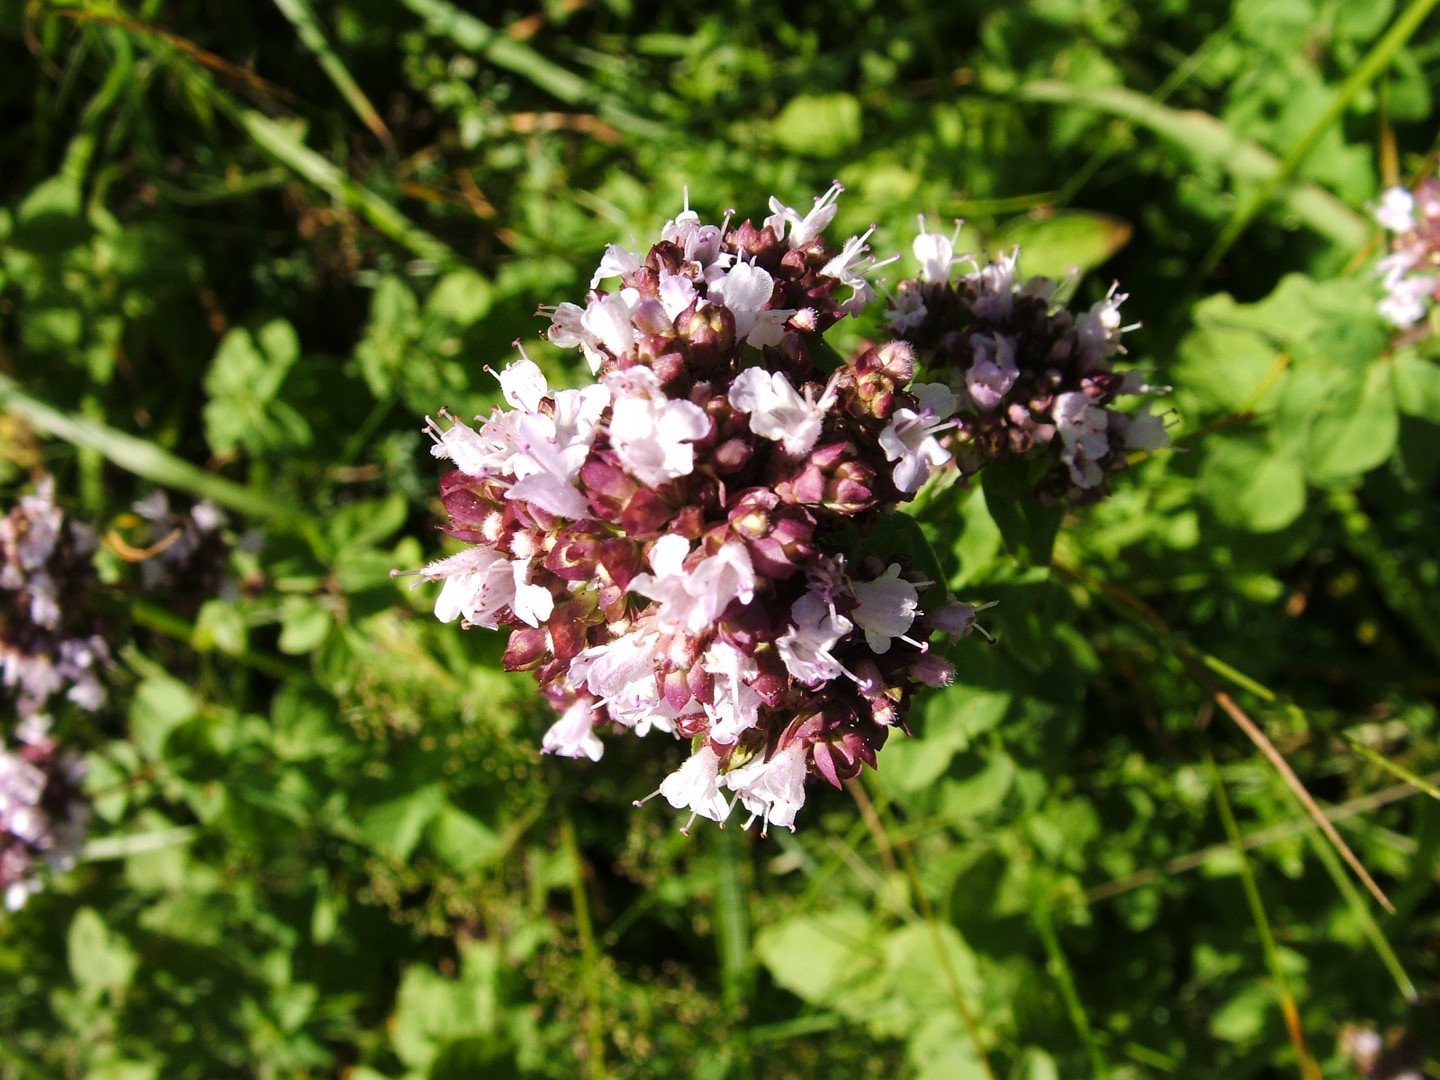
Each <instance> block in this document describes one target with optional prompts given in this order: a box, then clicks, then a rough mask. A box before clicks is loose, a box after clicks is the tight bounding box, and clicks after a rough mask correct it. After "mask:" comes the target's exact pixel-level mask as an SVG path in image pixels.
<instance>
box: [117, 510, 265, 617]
mask: <svg viewBox="0 0 1440 1080" xmlns="http://www.w3.org/2000/svg"><path fill="white" fill-rule="evenodd" d="M132 509H133V510H134V512H135V514H136V515H137V517H138V518H139V519H140V525H141V527H142V529H143V531H144V534H145V540H144V543H145V545H146V546H145V547H144V548H141V549H135V548H132V547H130V546H129V545H128V544H124V543H123V541H121V540H120V539H119V537H118V536H117V535H116V534H115V533H113V532H112V533H111V534H109V535H108V536H107V537H106V538H105V542H106V544H107V545H108V546H110V548H111V550H113V551H116V552H117V553H118V554H120V555H121V556H122V557H123V558H124V559H125V560H126V561H127V562H134V563H137V564H138V565H139V569H140V582H139V585H140V588H141V589H142V590H144V591H145V592H149V593H163V594H164V596H165V598H166V602H167V604H168V606H169V607H171V608H173V609H174V610H175V611H177V612H179V613H181V614H183V615H186V616H193V615H194V613H195V612H196V611H197V610H199V608H200V605H201V604H202V603H204V602H205V601H206V600H209V599H211V598H213V597H217V596H218V597H219V598H221V599H223V600H234V599H235V598H236V597H237V596H238V595H239V593H240V589H239V588H238V586H237V584H236V582H235V580H234V579H233V577H232V575H231V572H230V553H231V550H232V549H233V548H234V547H235V546H236V545H235V544H234V543H232V539H231V537H230V536H228V535H227V533H226V531H225V527H226V525H227V524H228V522H227V519H226V517H225V513H224V511H222V510H221V509H220V508H219V507H217V506H216V505H215V504H214V503H212V502H210V501H209V500H208V499H202V500H200V501H199V502H197V503H196V504H195V505H194V506H192V507H191V508H190V509H189V511H188V512H181V511H178V510H174V509H172V508H171V506H170V497H169V496H168V495H167V494H166V493H165V492H164V491H163V490H161V489H159V488H157V489H155V490H154V491H152V492H151V493H150V494H149V495H147V496H146V497H145V498H143V499H141V500H140V501H139V502H136V503H135V504H133V506H132ZM252 535H253V534H252ZM252 535H247V536H246V537H242V538H241V544H242V545H245V544H251V545H252V546H253V544H254V543H255V540H254V539H252Z"/></svg>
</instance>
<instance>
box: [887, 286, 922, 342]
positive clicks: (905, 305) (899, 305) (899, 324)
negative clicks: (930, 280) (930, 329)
mask: <svg viewBox="0 0 1440 1080" xmlns="http://www.w3.org/2000/svg"><path fill="white" fill-rule="evenodd" d="M890 304H891V306H890V307H888V308H886V309H885V318H886V320H887V321H888V322H889V323H890V329H891V330H893V331H895V333H897V334H906V333H909V332H910V330H911V329H912V328H914V327H916V326H919V325H921V324H922V323H924V321H925V317H926V316H927V315H929V314H930V309H929V308H927V307H926V306H925V297H924V295H923V294H922V293H921V291H920V289H919V287H918V286H917V285H915V284H914V283H913V282H910V281H902V282H901V283H900V288H899V291H898V292H896V293H895V295H894V296H892V297H890Z"/></svg>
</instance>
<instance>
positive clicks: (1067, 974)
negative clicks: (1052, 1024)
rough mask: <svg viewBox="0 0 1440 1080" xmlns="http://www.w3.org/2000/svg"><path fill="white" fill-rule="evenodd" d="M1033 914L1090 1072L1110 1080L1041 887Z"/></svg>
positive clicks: (1034, 901)
mask: <svg viewBox="0 0 1440 1080" xmlns="http://www.w3.org/2000/svg"><path fill="white" fill-rule="evenodd" d="M1031 914H1032V915H1033V917H1034V920H1035V929H1036V930H1038V931H1040V940H1041V941H1043V942H1044V943H1045V955H1046V956H1047V957H1048V958H1049V961H1050V974H1051V976H1053V977H1054V979H1055V984H1056V985H1057V986H1059V987H1060V996H1061V997H1062V998H1063V999H1064V1000H1065V1011H1066V1012H1067V1013H1069V1014H1070V1023H1071V1024H1073V1025H1074V1026H1075V1033H1076V1034H1077V1035H1079V1036H1080V1041H1081V1042H1082V1043H1084V1044H1085V1052H1086V1053H1087V1054H1088V1055H1089V1057H1090V1071H1091V1073H1093V1074H1094V1075H1095V1077H1096V1078H1097V1080H1108V1077H1109V1076H1110V1070H1109V1068H1108V1067H1107V1066H1106V1064H1105V1056H1104V1054H1102V1053H1101V1052H1100V1043H1099V1042H1098V1041H1097V1040H1096V1038H1095V1031H1094V1029H1092V1028H1091V1027H1090V1020H1089V1018H1088V1017H1087V1016H1086V1015H1085V1006H1084V1005H1083V1004H1082V1003H1081V1001H1080V994H1079V991H1077V990H1076V988H1075V975H1074V972H1072V971H1071V969H1070V964H1069V961H1067V960H1066V959H1065V951H1064V950H1063V949H1061V948H1060V939H1059V937H1057V936H1056V934H1055V923H1054V921H1053V919H1052V918H1051V911H1050V898H1049V897H1048V896H1046V895H1045V894H1044V890H1043V889H1041V888H1038V887H1037V888H1036V889H1035V895H1034V897H1033V906H1032V909H1031Z"/></svg>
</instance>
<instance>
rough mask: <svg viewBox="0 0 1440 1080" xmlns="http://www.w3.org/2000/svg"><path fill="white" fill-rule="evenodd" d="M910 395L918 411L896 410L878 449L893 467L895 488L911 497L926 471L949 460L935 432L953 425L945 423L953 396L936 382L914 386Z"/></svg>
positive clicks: (953, 402) (946, 388)
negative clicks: (912, 396) (893, 463)
mask: <svg viewBox="0 0 1440 1080" xmlns="http://www.w3.org/2000/svg"><path fill="white" fill-rule="evenodd" d="M910 392H911V393H913V394H914V395H915V396H916V397H918V398H919V399H920V411H919V412H915V411H914V410H913V409H896V410H895V412H894V414H893V417H892V418H891V420H890V424H889V426H888V427H886V428H885V430H884V431H882V432H881V433H880V449H882V450H884V451H885V458H886V460H888V461H894V462H897V464H896V466H895V486H896V487H897V488H899V489H900V490H901V491H903V492H905V493H906V494H907V495H908V494H913V493H915V492H917V491H919V490H920V488H921V486H922V485H923V484H924V483H925V481H926V480H928V479H929V478H930V471H931V470H932V469H936V468H939V467H940V466H941V465H944V464H945V463H946V462H947V461H949V460H950V451H948V450H946V449H945V448H944V447H942V446H941V445H940V443H939V441H938V440H937V439H936V438H935V433H936V432H938V431H943V430H945V429H946V428H948V427H952V426H953V421H948V420H946V417H948V416H949V415H950V414H951V413H952V412H954V411H955V395H954V394H953V393H951V391H950V389H949V387H946V386H943V385H941V384H940V383H916V384H915V385H914V386H912V387H911V388H910Z"/></svg>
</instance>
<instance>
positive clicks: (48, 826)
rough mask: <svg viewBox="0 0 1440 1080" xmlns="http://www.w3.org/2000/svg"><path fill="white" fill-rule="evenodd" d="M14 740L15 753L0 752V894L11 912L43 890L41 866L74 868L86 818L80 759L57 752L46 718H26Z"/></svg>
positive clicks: (83, 771)
mask: <svg viewBox="0 0 1440 1080" xmlns="http://www.w3.org/2000/svg"><path fill="white" fill-rule="evenodd" d="M15 737H16V740H17V741H18V743H19V746H18V748H17V749H15V750H13V751H11V750H5V749H0V893H3V894H4V897H5V906H6V907H7V908H9V909H10V910H11V911H17V910H19V909H20V908H21V907H23V906H24V905H25V902H26V901H27V900H28V899H29V898H30V897H31V896H32V895H33V894H34V893H36V892H38V891H39V890H40V889H41V887H42V880H41V877H40V870H41V868H42V867H43V866H49V867H50V868H51V869H52V870H68V869H70V868H71V867H72V866H74V865H75V860H76V857H77V856H78V855H79V854H80V848H81V845H82V844H83V842H84V838H85V827H86V825H87V824H88V822H89V820H90V807H89V804H88V803H86V801H85V799H84V797H83V795H82V793H81V791H80V780H81V778H82V777H83V776H84V773H85V764H84V761H83V760H82V759H81V758H79V757H78V756H77V755H75V754H73V753H71V752H69V751H66V750H62V749H61V748H60V746H59V745H58V744H57V743H56V741H55V739H54V737H53V736H51V734H50V731H49V720H48V719H47V718H46V717H44V716H40V715H33V716H30V717H28V718H27V719H26V720H25V721H24V722H23V723H21V724H20V726H19V728H17V729H16V731H15Z"/></svg>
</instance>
